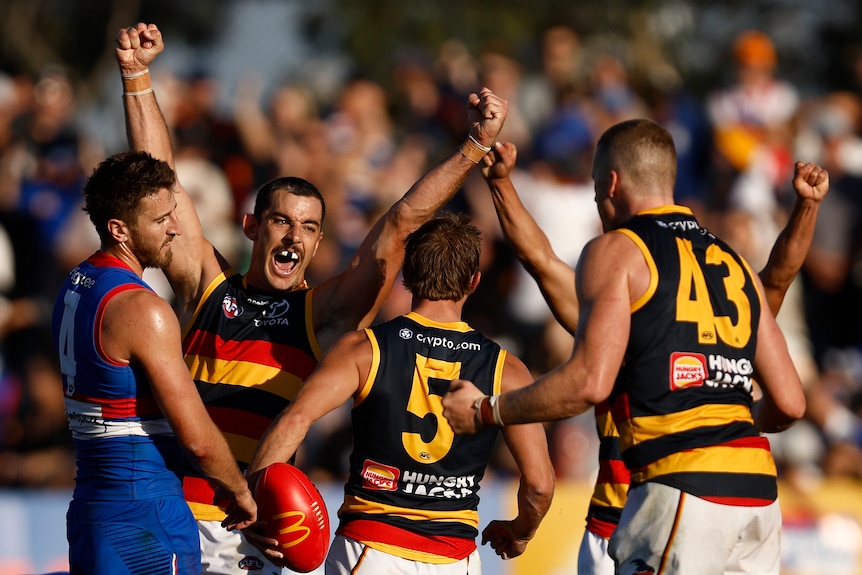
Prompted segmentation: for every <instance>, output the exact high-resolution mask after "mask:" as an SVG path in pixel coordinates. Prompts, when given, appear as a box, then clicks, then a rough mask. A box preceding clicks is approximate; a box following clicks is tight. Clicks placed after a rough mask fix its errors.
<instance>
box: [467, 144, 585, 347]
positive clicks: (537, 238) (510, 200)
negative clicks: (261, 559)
mask: <svg viewBox="0 0 862 575" xmlns="http://www.w3.org/2000/svg"><path fill="white" fill-rule="evenodd" d="M517 155H518V150H517V148H516V147H515V144H512V143H508V142H507V143H503V142H497V143H496V144H495V145H494V148H493V149H492V150H491V152H490V153H489V154H488V155H487V156H485V158H484V159H483V161H482V162H483V163H482V175H483V176H484V177H485V181H486V182H487V183H488V188H489V189H490V190H491V198H492V199H493V200H494V208H495V209H496V211H497V218H498V219H499V220H500V227H501V228H502V230H503V235H504V236H505V237H506V241H508V242H509V245H510V246H511V247H512V250H513V251H514V253H515V256H516V257H517V258H518V260H519V261H520V262H521V264H523V266H524V269H526V270H527V272H528V273H529V274H530V276H532V277H533V279H535V280H536V283H537V284H538V285H539V289H540V290H541V291H542V295H543V296H544V298H545V301H547V302H548V306H549V307H550V308H551V312H552V313H553V314H554V317H555V318H556V320H557V321H558V322H560V324H561V325H562V326H563V327H564V328H565V329H566V330H567V331H568V332H569V333H571V334H572V335H574V333H575V330H576V329H577V327H578V297H577V293H576V292H575V270H574V268H572V266H570V265H569V264H567V263H566V262H564V261H563V260H561V259H560V258H559V256H557V254H556V252H554V249H553V247H551V242H550V241H549V240H548V236H546V235H545V232H543V231H542V229H541V228H540V227H539V224H538V223H536V220H535V219H534V218H533V216H532V215H531V214H530V212H528V211H527V208H525V207H524V204H523V203H522V202H521V198H520V197H518V192H517V190H515V186H514V185H513V183H512V180H511V179H510V178H509V174H510V173H511V171H512V169H513V168H514V166H515V160H516V158H517Z"/></svg>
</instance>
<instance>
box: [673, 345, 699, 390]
mask: <svg viewBox="0 0 862 575" xmlns="http://www.w3.org/2000/svg"><path fill="white" fill-rule="evenodd" d="M707 377H708V372H707V369H706V356H705V355H703V354H702V353H690V352H683V351H675V352H673V353H672V354H671V355H670V389H671V390H676V389H683V388H685V387H693V386H698V385H703V382H704V380H705V379H706V378H707Z"/></svg>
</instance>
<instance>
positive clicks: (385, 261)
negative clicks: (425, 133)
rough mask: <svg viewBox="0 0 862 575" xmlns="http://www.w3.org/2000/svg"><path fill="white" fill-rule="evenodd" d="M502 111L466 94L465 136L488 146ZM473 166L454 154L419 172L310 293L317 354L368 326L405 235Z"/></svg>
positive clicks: (501, 103)
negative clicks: (345, 260)
mask: <svg viewBox="0 0 862 575" xmlns="http://www.w3.org/2000/svg"><path fill="white" fill-rule="evenodd" d="M507 110H508V103H507V102H506V101H505V100H503V99H501V98H499V97H497V96H496V95H495V94H494V93H493V92H491V91H490V90H488V89H487V88H483V89H482V90H481V91H480V92H479V94H471V95H470V98H469V101H468V119H469V120H470V122H471V124H472V127H471V129H470V134H471V135H472V136H473V137H474V138H475V139H476V140H477V141H479V142H480V143H482V144H483V145H485V146H490V145H491V144H493V143H494V140H495V139H496V137H497V134H498V133H499V131H500V129H501V128H502V126H503V121H504V120H505V117H506V113H507ZM475 166H476V164H474V163H473V162H472V161H471V160H469V159H467V158H466V157H464V156H463V155H462V154H461V153H460V152H459V151H458V150H456V151H454V152H453V153H452V154H450V155H449V156H448V157H447V158H446V159H444V160H443V161H442V162H440V163H439V164H437V166H435V167H434V168H432V169H431V170H429V171H428V172H427V173H425V175H423V176H422V178H420V179H419V181H417V182H416V183H415V184H414V185H413V186H412V187H411V188H410V189H409V190H408V191H407V193H406V194H405V195H404V196H403V197H402V198H401V199H399V200H398V201H397V202H396V203H395V204H394V205H393V206H392V207H391V208H389V210H388V211H387V212H386V214H384V215H383V216H382V217H381V219H380V220H378V221H377V223H376V224H375V225H374V227H373V228H372V230H371V231H370V232H369V234H368V236H366V238H365V240H364V241H363V242H362V245H360V246H359V249H358V250H357V252H356V254H355V255H354V256H353V258H352V259H351V261H350V264H349V265H348V267H347V269H346V270H345V271H344V272H343V273H341V274H339V275H338V276H335V277H333V278H331V279H329V280H327V281H325V282H323V283H322V284H321V285H320V286H318V287H317V288H316V289H315V295H314V303H313V305H314V309H313V310H312V313H313V315H314V327H315V333H316V335H317V340H318V342H319V343H320V346H321V348H322V349H324V350H326V349H327V348H328V347H329V346H331V345H332V343H333V342H334V341H335V340H336V339H337V338H338V337H339V336H340V335H341V334H343V333H345V332H347V331H350V330H352V329H356V328H357V327H363V326H367V325H369V324H370V322H371V321H372V320H373V319H374V316H375V315H376V313H377V310H378V308H379V307H380V305H381V304H382V303H383V301H385V300H386V298H387V297H388V296H389V294H390V292H391V291H392V286H393V285H394V284H395V280H396V278H397V277H398V273H399V271H400V269H401V264H402V263H403V262H404V241H405V239H406V238H407V235H408V234H409V233H410V232H412V231H413V230H415V229H417V228H418V227H419V226H420V225H422V224H423V223H424V222H425V221H427V220H428V219H429V218H431V217H433V216H434V214H436V213H437V211H438V210H440V208H442V207H443V206H444V205H445V204H446V202H448V201H449V200H450V199H451V198H452V197H453V196H454V195H455V192H457V191H458V189H459V188H460V187H461V185H462V184H463V183H464V180H465V179H466V178H467V176H468V175H469V174H470V172H471V171H472V169H473V168H474V167H475Z"/></svg>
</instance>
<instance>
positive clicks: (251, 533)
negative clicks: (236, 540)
mask: <svg viewBox="0 0 862 575" xmlns="http://www.w3.org/2000/svg"><path fill="white" fill-rule="evenodd" d="M265 528H266V522H265V521H257V522H255V523H252V524H251V525H249V526H248V527H246V528H244V529H243V530H242V534H243V535H245V538H246V540H247V541H248V542H249V543H251V544H252V545H254V546H255V547H256V548H257V549H259V550H260V552H261V553H263V554H264V555H266V558H267V559H269V560H270V561H272V562H273V563H279V562H280V561H281V560H282V559H284V554H283V553H282V552H281V550H280V549H279V546H278V541H277V540H275V539H273V538H272V537H267V536H266V533H265Z"/></svg>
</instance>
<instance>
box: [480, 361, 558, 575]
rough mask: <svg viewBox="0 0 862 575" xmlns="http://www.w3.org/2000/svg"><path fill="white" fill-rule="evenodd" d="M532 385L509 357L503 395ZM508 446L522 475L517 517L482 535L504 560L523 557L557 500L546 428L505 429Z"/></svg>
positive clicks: (519, 363) (525, 371) (520, 365)
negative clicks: (552, 502) (552, 501)
mask: <svg viewBox="0 0 862 575" xmlns="http://www.w3.org/2000/svg"><path fill="white" fill-rule="evenodd" d="M531 381H532V376H531V375H530V372H529V370H528V369H527V366H525V365H524V363H523V362H522V361H521V360H519V359H517V358H516V357H514V356H513V355H511V354H508V355H507V357H506V365H505V367H504V369H503V385H502V391H507V390H510V389H518V388H520V387H523V386H525V385H528V384H529V383H530V382H531ZM503 438H504V439H505V440H506V446H507V447H508V448H509V451H510V452H511V454H512V457H513V458H514V459H515V463H516V464H517V466H518V469H519V470H520V472H521V481H520V484H519V486H518V515H517V517H515V518H514V519H512V520H509V521H501V520H494V521H491V522H490V523H489V524H488V526H487V527H485V529H484V530H483V531H482V543H483V544H484V543H486V542H487V543H490V544H491V547H492V548H493V549H494V551H495V552H496V553H497V555H499V556H500V557H502V558H503V559H512V558H513V557H517V556H519V555H521V554H522V553H523V552H524V551H525V550H526V548H527V543H529V541H530V540H531V539H532V538H533V537H534V536H535V535H536V530H537V529H538V528H539V524H540V523H541V522H542V518H544V517H545V514H546V513H547V512H548V509H549V508H550V506H551V500H552V499H553V497H554V467H553V465H552V464H551V456H550V454H549V453H548V440H547V436H546V435H545V428H544V427H543V426H542V424H540V423H530V424H527V425H510V426H507V427H504V428H503Z"/></svg>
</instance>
